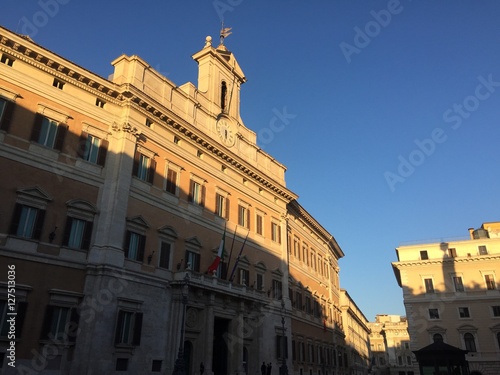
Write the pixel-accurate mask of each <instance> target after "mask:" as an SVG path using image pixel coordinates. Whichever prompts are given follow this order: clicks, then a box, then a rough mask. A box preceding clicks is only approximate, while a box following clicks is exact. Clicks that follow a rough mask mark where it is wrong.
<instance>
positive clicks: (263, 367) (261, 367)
mask: <svg viewBox="0 0 500 375" xmlns="http://www.w3.org/2000/svg"><path fill="white" fill-rule="evenodd" d="M266 370H267V366H266V362H264V361H262V366H260V373H261V374H262V375H266Z"/></svg>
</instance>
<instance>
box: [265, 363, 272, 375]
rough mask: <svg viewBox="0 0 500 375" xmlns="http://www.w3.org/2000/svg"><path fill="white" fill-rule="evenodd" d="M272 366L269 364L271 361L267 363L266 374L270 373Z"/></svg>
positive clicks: (269, 374)
mask: <svg viewBox="0 0 500 375" xmlns="http://www.w3.org/2000/svg"><path fill="white" fill-rule="evenodd" d="M272 368H273V365H272V364H271V362H269V363H268V364H267V371H266V375H271V370H272Z"/></svg>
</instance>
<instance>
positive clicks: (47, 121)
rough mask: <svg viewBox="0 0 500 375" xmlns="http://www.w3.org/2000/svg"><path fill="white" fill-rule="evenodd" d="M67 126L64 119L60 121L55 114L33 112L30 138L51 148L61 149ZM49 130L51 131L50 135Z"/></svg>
mask: <svg viewBox="0 0 500 375" xmlns="http://www.w3.org/2000/svg"><path fill="white" fill-rule="evenodd" d="M44 113H45V112H44ZM58 117H59V116H58ZM68 128H69V127H68V125H67V124H66V123H65V121H61V120H60V119H58V118H55V116H54V117H51V116H48V115H47V116H46V115H45V114H44V115H42V114H41V113H38V112H37V113H35V119H34V122H33V127H32V129H31V136H30V140H31V141H32V142H34V143H36V144H38V145H40V146H43V147H46V148H49V149H51V150H56V151H61V150H62V148H63V145H64V140H65V138H66V133H67V132H68ZM51 132H53V134H52V135H51Z"/></svg>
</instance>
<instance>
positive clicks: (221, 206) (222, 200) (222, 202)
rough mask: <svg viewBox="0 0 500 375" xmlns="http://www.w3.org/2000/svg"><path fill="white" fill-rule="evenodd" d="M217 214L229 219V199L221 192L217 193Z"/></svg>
mask: <svg viewBox="0 0 500 375" xmlns="http://www.w3.org/2000/svg"><path fill="white" fill-rule="evenodd" d="M215 214H216V215H218V216H220V217H223V218H225V219H229V199H227V198H226V197H225V196H223V195H221V194H219V193H216V194H215Z"/></svg>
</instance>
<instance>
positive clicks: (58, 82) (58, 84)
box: [52, 78, 64, 90]
mask: <svg viewBox="0 0 500 375" xmlns="http://www.w3.org/2000/svg"><path fill="white" fill-rule="evenodd" d="M52 86H54V87H55V88H58V89H59V90H62V89H63V87H64V82H63V81H61V80H59V79H57V78H54V82H52Z"/></svg>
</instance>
